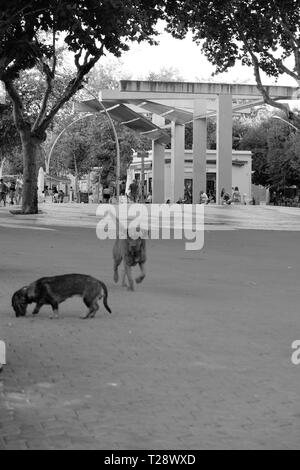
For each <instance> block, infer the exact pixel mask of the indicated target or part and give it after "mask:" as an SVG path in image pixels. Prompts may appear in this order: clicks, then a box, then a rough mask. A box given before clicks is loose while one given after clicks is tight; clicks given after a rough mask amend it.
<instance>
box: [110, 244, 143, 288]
mask: <svg viewBox="0 0 300 470" xmlns="http://www.w3.org/2000/svg"><path fill="white" fill-rule="evenodd" d="M113 259H114V281H115V282H116V283H117V282H118V281H119V271H118V268H119V266H120V264H121V263H122V261H123V264H124V275H123V283H122V285H123V287H128V288H129V290H131V291H134V282H133V278H132V267H133V266H136V265H137V264H138V265H139V267H140V270H141V275H140V276H139V277H138V278H137V279H136V283H137V284H140V283H141V282H143V280H144V279H145V277H146V267H145V265H146V261H147V256H146V240H143V239H141V238H138V239H137V240H133V239H132V238H130V237H129V236H128V237H127V238H126V239H125V240H120V239H117V240H116V241H115V244H114V248H113ZM126 277H127V279H128V282H129V286H128V285H127V283H126Z"/></svg>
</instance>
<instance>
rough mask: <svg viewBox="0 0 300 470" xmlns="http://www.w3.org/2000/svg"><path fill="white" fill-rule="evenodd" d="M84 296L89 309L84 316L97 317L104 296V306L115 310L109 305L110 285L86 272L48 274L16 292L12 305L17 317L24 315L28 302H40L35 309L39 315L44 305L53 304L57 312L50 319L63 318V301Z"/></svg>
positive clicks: (34, 312)
mask: <svg viewBox="0 0 300 470" xmlns="http://www.w3.org/2000/svg"><path fill="white" fill-rule="evenodd" d="M74 296H80V297H82V299H83V302H84V303H85V305H86V306H87V307H88V309H89V311H88V313H87V314H85V315H83V316H82V317H81V318H83V319H87V318H94V316H95V315H96V313H97V311H98V310H99V308H100V307H99V304H98V300H100V299H102V298H103V305H104V307H105V308H106V310H107V311H108V312H109V313H111V309H110V308H109V306H108V304H107V297H108V292H107V287H106V285H105V284H104V283H103V282H101V281H98V279H95V278H94V277H91V276H86V275H84V274H66V275H64V276H54V277H44V278H42V279H38V280H37V281H36V282H33V283H32V284H30V285H29V286H27V287H23V288H22V289H20V290H18V291H17V292H15V293H14V295H13V297H12V306H13V309H14V311H15V314H16V317H24V316H25V315H26V311H27V305H29V304H32V303H36V307H35V309H34V311H33V312H32V314H33V315H37V314H38V313H39V311H40V309H41V308H42V307H43V305H51V307H52V310H53V314H51V316H50V318H53V316H54V317H55V318H59V310H58V308H59V304H61V303H62V302H64V301H65V300H67V299H69V298H70V297H74Z"/></svg>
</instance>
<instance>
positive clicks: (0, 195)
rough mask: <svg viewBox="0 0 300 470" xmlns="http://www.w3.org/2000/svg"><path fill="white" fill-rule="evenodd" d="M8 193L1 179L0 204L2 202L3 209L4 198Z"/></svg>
mask: <svg viewBox="0 0 300 470" xmlns="http://www.w3.org/2000/svg"><path fill="white" fill-rule="evenodd" d="M7 193H8V188H7V186H6V184H5V183H4V181H3V178H1V179H0V204H1V202H2V201H3V205H4V207H5V206H6V196H7Z"/></svg>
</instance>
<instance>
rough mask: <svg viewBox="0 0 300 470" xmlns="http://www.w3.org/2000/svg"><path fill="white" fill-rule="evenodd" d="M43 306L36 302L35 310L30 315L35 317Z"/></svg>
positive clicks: (42, 303) (41, 303)
mask: <svg viewBox="0 0 300 470" xmlns="http://www.w3.org/2000/svg"><path fill="white" fill-rule="evenodd" d="M43 305H44V302H37V304H36V306H35V309H34V310H33V312H32V315H37V314H38V313H40V310H41V308H42V307H43Z"/></svg>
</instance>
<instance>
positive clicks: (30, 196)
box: [21, 131, 40, 214]
mask: <svg viewBox="0 0 300 470" xmlns="http://www.w3.org/2000/svg"><path fill="white" fill-rule="evenodd" d="M21 140H22V150H23V164H24V170H23V179H24V185H23V197H22V212H23V214H37V213H38V192H37V191H38V187H37V179H38V171H37V162H38V149H39V145H40V142H38V141H37V139H36V137H35V138H33V137H32V135H31V133H30V131H25V132H22V133H21Z"/></svg>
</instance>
